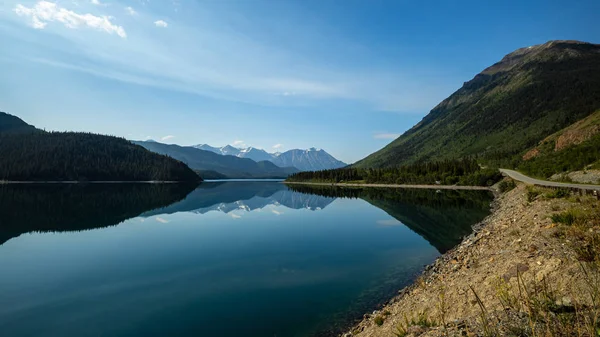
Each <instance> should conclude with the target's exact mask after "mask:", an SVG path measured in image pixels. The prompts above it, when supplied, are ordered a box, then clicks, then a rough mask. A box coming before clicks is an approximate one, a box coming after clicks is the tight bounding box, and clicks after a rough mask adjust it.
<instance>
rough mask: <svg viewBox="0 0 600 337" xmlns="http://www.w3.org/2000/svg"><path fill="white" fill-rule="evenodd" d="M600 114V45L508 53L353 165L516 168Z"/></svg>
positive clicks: (559, 44)
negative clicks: (452, 163)
mask: <svg viewBox="0 0 600 337" xmlns="http://www.w3.org/2000/svg"><path fill="white" fill-rule="evenodd" d="M599 108H600V45H597V44H589V43H583V42H577V41H551V42H548V43H545V44H543V45H538V46H532V47H527V48H522V49H519V50H517V51H515V52H513V53H511V54H508V55H507V56H505V57H504V58H503V59H502V60H501V61H500V62H498V63H496V64H494V65H493V66H491V67H489V68H487V69H485V70H484V71H483V72H481V73H480V74H478V75H476V76H475V78H473V79H472V80H471V81H469V82H466V83H464V85H463V87H462V88H461V89H459V90H458V91H456V92H455V93H454V94H452V95H451V96H450V97H448V98H447V99H445V100H444V101H443V102H441V103H440V104H439V105H438V106H436V107H435V108H434V109H433V110H431V112H430V113H429V114H428V115H427V116H426V117H425V118H423V120H422V121H421V122H419V123H418V124H417V125H415V126H414V127H413V128H411V129H410V130H408V131H407V132H406V133H404V134H403V135H402V136H400V137H399V138H398V139H396V140H394V141H393V142H392V143H390V144H389V145H387V146H386V147H384V148H383V149H381V150H379V151H377V152H375V153H373V154H371V155H370V156H368V157H366V158H365V159H363V160H361V161H359V162H357V163H356V164H355V165H354V166H355V167H359V168H366V167H390V166H397V165H403V164H410V163H415V162H418V161H432V160H440V159H453V158H460V157H465V156H478V158H479V160H480V161H481V162H488V163H496V164H498V165H500V164H503V165H508V166H514V165H515V164H517V163H518V162H519V161H520V158H521V156H522V155H523V154H524V153H525V152H526V151H527V150H529V149H531V148H532V147H534V146H536V145H537V144H538V143H539V142H540V141H541V140H542V139H544V138H545V137H547V136H548V135H551V134H553V133H555V132H557V131H559V130H561V129H563V128H565V127H567V126H569V125H571V124H573V123H575V122H577V121H579V120H580V119H583V118H585V117H587V116H588V115H590V114H591V113H593V112H594V111H596V110H598V109H599Z"/></svg>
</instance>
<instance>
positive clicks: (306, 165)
mask: <svg viewBox="0 0 600 337" xmlns="http://www.w3.org/2000/svg"><path fill="white" fill-rule="evenodd" d="M194 147H195V148H197V149H200V150H206V151H210V152H214V153H217V154H221V155H231V156H236V157H239V158H248V159H252V160H254V161H256V162H259V161H263V160H267V161H270V162H272V163H274V164H275V165H277V166H279V167H288V166H290V167H295V168H297V169H298V170H300V171H320V170H330V169H336V168H340V167H344V166H347V164H346V163H344V162H341V161H339V160H337V159H335V158H334V157H333V156H332V155H330V154H329V153H327V152H325V150H321V149H315V148H310V149H308V150H300V149H293V150H288V151H286V152H283V153H280V152H277V153H268V152H267V151H265V150H262V149H257V148H255V147H248V148H241V149H240V148H236V147H233V146H231V145H227V146H224V147H220V148H219V147H213V146H210V145H207V144H199V145H195V146H194Z"/></svg>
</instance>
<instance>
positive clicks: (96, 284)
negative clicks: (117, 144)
mask: <svg viewBox="0 0 600 337" xmlns="http://www.w3.org/2000/svg"><path fill="white" fill-rule="evenodd" d="M491 200H492V195H491V194H490V193H489V192H486V191H441V192H440V191H438V192H436V191H435V190H396V189H341V188H330V187H321V188H309V187H297V186H294V187H290V188H288V187H286V186H285V185H284V184H281V183H278V182H239V181H236V182H208V183H206V182H205V183H203V184H201V185H200V186H198V187H196V186H186V185H175V184H168V185H150V184H131V185H129V184H113V185H98V184H95V185H86V186H80V185H27V186H25V185H4V186H2V185H0V270H1V271H2V272H1V275H2V276H1V277H0V331H1V333H0V334H1V335H2V336H7V337H12V336H207V337H208V336H226V337H228V336H232V337H233V336H236V337H239V336H244V337H254V336H257V337H258V336H265V337H274V336H277V337H288V336H289V337H295V336H329V335H335V333H337V332H339V331H340V329H343V328H346V327H347V326H348V325H349V324H351V323H352V322H353V321H354V320H356V319H358V318H360V317H362V315H363V314H364V313H366V312H369V311H372V310H374V309H376V308H377V306H378V305H380V304H383V303H384V302H386V301H387V300H389V299H390V298H391V297H393V296H394V295H395V294H396V292H397V291H398V290H399V289H400V288H402V287H403V286H405V285H407V284H409V283H410V282H411V281H412V280H414V278H415V277H416V276H417V275H418V273H419V272H420V271H421V270H422V269H423V267H424V265H426V264H428V263H430V262H432V261H433V260H434V259H435V258H436V257H437V256H438V255H440V253H442V252H445V251H446V250H448V249H451V248H452V247H453V246H454V245H456V244H457V243H459V242H460V240H461V238H462V237H463V236H464V235H467V234H469V233H470V231H471V226H472V225H473V224H475V223H477V222H479V221H481V220H482V219H483V218H484V217H485V216H486V215H487V214H488V213H489V204H490V202H491Z"/></svg>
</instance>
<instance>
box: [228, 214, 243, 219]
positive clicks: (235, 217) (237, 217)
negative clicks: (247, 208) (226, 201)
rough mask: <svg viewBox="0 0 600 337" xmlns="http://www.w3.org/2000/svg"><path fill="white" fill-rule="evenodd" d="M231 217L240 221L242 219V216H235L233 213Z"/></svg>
mask: <svg viewBox="0 0 600 337" xmlns="http://www.w3.org/2000/svg"><path fill="white" fill-rule="evenodd" d="M229 215H231V217H232V218H234V219H239V218H241V217H242V216H241V215H237V214H233V213H231V214H229Z"/></svg>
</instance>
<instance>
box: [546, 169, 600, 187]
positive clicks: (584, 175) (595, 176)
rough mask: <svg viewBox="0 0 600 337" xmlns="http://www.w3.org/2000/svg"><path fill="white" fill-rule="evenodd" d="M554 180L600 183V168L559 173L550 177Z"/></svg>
mask: <svg viewBox="0 0 600 337" xmlns="http://www.w3.org/2000/svg"><path fill="white" fill-rule="evenodd" d="M550 180H554V181H573V182H576V183H582V184H598V185H600V170H587V171H573V172H569V173H559V174H555V175H553V176H552V177H550Z"/></svg>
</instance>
